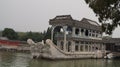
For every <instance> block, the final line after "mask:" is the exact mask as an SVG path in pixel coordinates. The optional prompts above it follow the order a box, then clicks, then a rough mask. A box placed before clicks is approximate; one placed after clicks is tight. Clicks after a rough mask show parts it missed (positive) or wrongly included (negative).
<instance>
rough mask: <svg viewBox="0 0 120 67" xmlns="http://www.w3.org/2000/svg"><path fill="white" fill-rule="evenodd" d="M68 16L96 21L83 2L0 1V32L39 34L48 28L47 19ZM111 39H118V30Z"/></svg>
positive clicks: (119, 32)
mask: <svg viewBox="0 0 120 67" xmlns="http://www.w3.org/2000/svg"><path fill="white" fill-rule="evenodd" d="M68 14H70V15H71V16H72V17H73V18H74V19H76V20H81V19H82V18H84V17H85V18H88V19H91V20H94V21H98V20H97V17H96V16H95V14H94V13H93V11H92V10H91V9H90V8H89V7H88V5H87V4H86V3H85V1H84V0H0V30H3V29H4V28H13V29H14V30H15V31H23V32H27V31H35V32H41V31H43V30H46V29H47V28H48V26H49V22H48V21H49V19H52V18H54V17H55V16H56V15H68ZM113 37H120V28H117V29H116V30H115V32H114V34H113Z"/></svg>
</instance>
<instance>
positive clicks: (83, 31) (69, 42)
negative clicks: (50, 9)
mask: <svg viewBox="0 0 120 67" xmlns="http://www.w3.org/2000/svg"><path fill="white" fill-rule="evenodd" d="M49 24H50V25H52V32H51V40H52V41H54V43H55V44H56V45H57V46H58V47H59V48H60V49H61V50H63V51H65V52H94V51H95V50H105V45H104V44H103V42H102V30H101V26H100V25H99V24H98V23H97V22H95V21H92V20H89V19H86V18H83V19H82V20H81V21H78V20H74V19H73V18H72V17H71V16H70V15H60V16H56V17H55V18H53V19H50V21H49Z"/></svg>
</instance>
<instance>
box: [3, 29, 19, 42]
mask: <svg viewBox="0 0 120 67" xmlns="http://www.w3.org/2000/svg"><path fill="white" fill-rule="evenodd" d="M2 36H3V37H7V38H9V39H11V40H16V39H18V35H17V33H16V32H15V31H14V30H13V29H11V28H5V29H4V30H3V31H2Z"/></svg>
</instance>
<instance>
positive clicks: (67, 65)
mask: <svg viewBox="0 0 120 67" xmlns="http://www.w3.org/2000/svg"><path fill="white" fill-rule="evenodd" d="M119 63H120V60H105V59H81V60H59V61H50V60H42V59H38V60H37V59H31V58H30V55H29V54H23V53H10V52H0V67H119V66H120V64H119Z"/></svg>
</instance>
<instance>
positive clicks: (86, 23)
mask: <svg viewBox="0 0 120 67" xmlns="http://www.w3.org/2000/svg"><path fill="white" fill-rule="evenodd" d="M49 24H50V25H61V26H64V25H67V26H75V27H81V28H85V29H92V30H97V31H101V26H100V25H99V24H98V23H97V22H95V21H92V20H89V19H86V18H83V19H82V20H81V21H78V20H74V19H73V18H72V17H71V15H60V16H56V17H55V18H53V19H50V21H49Z"/></svg>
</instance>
